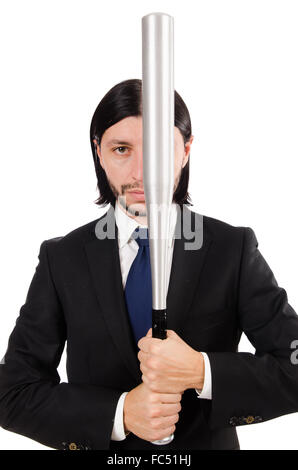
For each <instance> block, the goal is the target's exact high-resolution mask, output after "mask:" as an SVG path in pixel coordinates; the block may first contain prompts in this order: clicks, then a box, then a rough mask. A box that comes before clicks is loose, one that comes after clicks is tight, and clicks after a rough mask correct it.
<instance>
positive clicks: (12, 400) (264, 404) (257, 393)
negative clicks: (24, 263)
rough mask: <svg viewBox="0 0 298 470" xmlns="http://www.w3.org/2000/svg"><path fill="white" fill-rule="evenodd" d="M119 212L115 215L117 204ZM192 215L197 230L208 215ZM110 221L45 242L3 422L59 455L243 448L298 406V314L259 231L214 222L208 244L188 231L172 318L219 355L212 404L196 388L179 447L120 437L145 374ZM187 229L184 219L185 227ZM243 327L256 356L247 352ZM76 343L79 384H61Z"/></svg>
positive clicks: (181, 331) (8, 369)
mask: <svg viewBox="0 0 298 470" xmlns="http://www.w3.org/2000/svg"><path fill="white" fill-rule="evenodd" d="M187 210H188V211H190V210H189V209H187ZM108 214H110V215H111V214H112V219H113V217H114V215H113V214H114V213H113V209H112V207H111V208H110V209H109V211H108ZM190 214H191V218H192V223H194V221H195V217H197V216H198V214H196V213H195V212H192V211H190ZM104 217H105V215H104V216H103V217H101V218H100V219H96V220H95V221H93V222H91V223H88V224H87V225H84V226H82V227H80V228H78V229H76V230H74V231H72V232H71V233H69V234H68V235H66V236H64V237H58V238H54V239H50V240H46V241H44V242H43V243H42V244H41V247H40V253H39V264H38V266H37V268H36V272H35V274H34V276H33V279H32V281H31V284H30V287H29V291H28V295H27V298H26V302H25V304H24V305H23V306H22V307H21V310H20V315H19V317H18V318H17V321H16V325H15V327H14V329H13V331H12V333H11V335H10V338H9V343H8V348H7V351H6V354H5V356H4V358H3V360H2V363H1V365H0V425H1V426H2V427H3V428H4V429H7V430H9V431H13V432H15V433H18V434H22V435H24V436H27V437H29V438H31V439H34V440H36V441H38V442H40V443H42V444H44V445H46V446H49V447H52V448H55V449H68V448H70V449H76V448H77V449H111V450H120V449H152V450H153V449H154V450H155V451H157V450H164V449H165V450H171V449H180V450H186V449H235V448H238V447H239V443H238V439H237V434H236V428H235V427H236V426H238V425H247V424H253V423H258V422H261V421H266V420H269V419H272V418H275V417H277V416H280V415H283V414H286V413H292V412H295V411H297V410H298V365H295V364H293V363H292V362H293V361H292V362H291V354H292V353H293V349H291V342H292V341H293V340H296V339H298V317H297V315H296V313H295V312H294V310H293V309H292V307H291V306H290V305H289V303H288V300H287V294H286V291H285V290H284V289H283V288H281V287H279V286H278V284H277V282H276V280H275V278H274V275H273V273H272V271H271V270H270V268H269V266H268V264H267V263H266V261H265V260H264V258H263V257H262V255H261V253H260V251H259V250H258V242H257V239H256V237H255V234H254V232H253V230H252V229H251V228H249V227H234V226H232V225H229V224H227V223H224V222H222V221H219V220H216V219H214V218H211V217H207V216H203V217H202V220H203V235H204V238H203V245H202V247H201V248H200V249H198V250H195V251H192V250H185V245H184V243H185V242H189V241H190V240H185V238H184V233H183V228H182V230H181V234H182V238H181V239H179V238H177V239H175V245H174V252H173V261H172V269H171V275H170V282H169V289H168V297H167V311H168V329H172V330H174V331H176V333H177V334H178V335H179V336H180V337H181V338H182V339H183V340H184V341H186V342H187V343H188V344H189V345H190V346H191V347H192V348H194V349H195V350H198V351H205V352H207V354H208V356H209V360H210V365H211V372H212V400H211V401H210V400H204V399H198V398H197V394H196V392H195V390H194V389H189V390H186V391H185V392H184V394H183V395H182V401H181V405H182V410H181V412H180V414H179V416H180V418H179V421H178V423H177V424H176V430H175V438H174V440H173V441H172V443H170V444H168V445H167V446H156V445H154V444H152V443H150V442H147V441H144V440H142V439H140V438H138V437H137V436H135V435H134V434H132V433H131V434H129V435H128V436H127V438H126V439H125V440H124V441H119V442H117V441H111V433H112V429H113V419H114V415H115V410H116V406H117V402H118V399H119V397H120V395H121V393H122V392H124V391H129V390H131V389H132V388H134V387H136V386H137V385H138V384H140V383H141V376H142V373H141V371H140V368H139V361H138V358H137V346H136V344H135V342H134V339H133V335H132V330H131V327H130V323H129V317H128V312H127V310H126V306H125V299H124V292H123V286H122V279H121V270H120V262H119V251H118V243H117V227H116V226H115V229H116V232H115V234H116V237H115V238H114V239H107V238H106V239H102V240H100V239H98V238H97V236H96V233H95V228H96V224H97V222H98V220H100V222H102V220H103V218H104ZM113 220H114V219H113ZM114 222H115V220H114ZM181 223H183V221H182V219H181V218H180V217H178V220H177V225H176V228H177V227H178V226H179V224H181ZM180 227H181V225H180ZM193 227H194V225H193ZM243 331H244V332H245V334H246V335H247V336H248V338H249V340H250V341H251V343H252V344H253V346H254V347H255V349H256V353H255V354H251V353H245V352H238V351H237V346H238V343H239V340H240V337H241V334H242V332H243ZM65 343H66V344H67V350H66V352H67V365H66V366H67V376H68V383H61V382H60V377H59V375H58V372H57V366H58V365H59V362H60V358H61V354H62V352H63V349H64V346H65Z"/></svg>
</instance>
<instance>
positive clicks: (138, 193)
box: [128, 190, 145, 200]
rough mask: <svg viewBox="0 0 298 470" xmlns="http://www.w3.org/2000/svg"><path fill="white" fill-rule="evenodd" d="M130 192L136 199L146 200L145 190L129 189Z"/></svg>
mask: <svg viewBox="0 0 298 470" xmlns="http://www.w3.org/2000/svg"><path fill="white" fill-rule="evenodd" d="M128 192H129V194H131V195H132V196H134V198H135V199H137V200H145V194H144V191H137V190H136V191H128Z"/></svg>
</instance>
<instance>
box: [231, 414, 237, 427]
mask: <svg viewBox="0 0 298 470" xmlns="http://www.w3.org/2000/svg"><path fill="white" fill-rule="evenodd" d="M229 424H230V425H231V426H236V425H237V424H238V419H237V417H236V416H232V418H230V421H229Z"/></svg>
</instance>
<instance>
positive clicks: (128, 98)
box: [90, 79, 193, 207]
mask: <svg viewBox="0 0 298 470" xmlns="http://www.w3.org/2000/svg"><path fill="white" fill-rule="evenodd" d="M129 116H142V80H139V79H130V80H125V81H123V82H120V83H118V84H117V85H115V86H113V88H111V89H110V91H108V93H107V94H106V95H105V96H104V97H103V99H102V100H101V101H100V103H99V105H98V106H97V108H96V110H95V112H94V114H93V117H92V121H91V126H90V141H91V148H92V154H93V160H94V166H95V171H96V176H97V188H98V190H99V194H100V196H99V198H98V199H97V200H96V201H94V202H95V204H98V205H100V206H101V205H102V206H105V205H107V204H109V203H111V204H112V205H113V206H114V207H115V202H116V198H115V196H114V193H113V192H112V190H111V188H110V185H109V182H108V180H107V176H106V172H105V171H104V169H103V168H102V166H101V164H100V161H99V158H98V155H97V151H96V145H95V144H94V142H93V140H94V139H96V141H97V143H98V144H99V145H100V142H101V139H102V136H103V134H104V132H105V131H106V129H108V128H109V127H111V126H113V125H114V124H116V123H117V122H119V121H121V120H122V119H124V118H126V117H129ZM175 126H176V127H178V129H179V130H180V132H181V134H182V137H183V140H184V145H185V143H186V142H188V141H189V139H190V137H191V135H192V134H191V120H190V115H189V112H188V109H187V107H186V104H185V103H184V101H183V99H182V98H181V96H180V95H179V94H178V93H177V92H176V91H175ZM188 181H189V158H188V162H187V164H186V165H185V166H184V168H183V169H182V171H181V176H180V181H179V184H178V186H177V188H176V190H175V192H174V195H173V202H176V203H177V204H179V205H180V206H181V207H182V205H183V204H186V205H191V206H192V205H193V204H192V203H191V199H190V196H189V194H188Z"/></svg>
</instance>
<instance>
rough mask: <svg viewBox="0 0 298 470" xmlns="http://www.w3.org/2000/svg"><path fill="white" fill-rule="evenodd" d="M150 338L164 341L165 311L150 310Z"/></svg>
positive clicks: (165, 332)
mask: <svg viewBox="0 0 298 470" xmlns="http://www.w3.org/2000/svg"><path fill="white" fill-rule="evenodd" d="M152 337H153V338H159V339H166V337H167V310H166V309H161V310H155V309H152ZM173 439H174V434H171V435H170V436H168V437H165V438H164V439H159V440H157V441H151V442H152V444H156V445H165V444H169V443H170V442H172V440H173Z"/></svg>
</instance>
